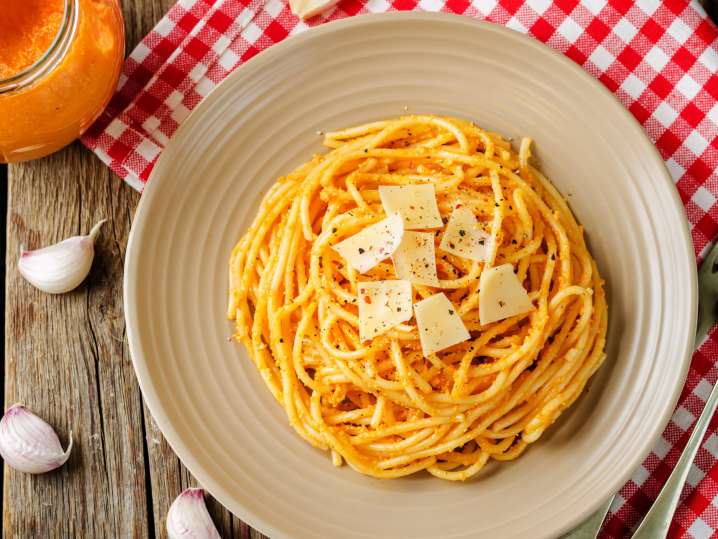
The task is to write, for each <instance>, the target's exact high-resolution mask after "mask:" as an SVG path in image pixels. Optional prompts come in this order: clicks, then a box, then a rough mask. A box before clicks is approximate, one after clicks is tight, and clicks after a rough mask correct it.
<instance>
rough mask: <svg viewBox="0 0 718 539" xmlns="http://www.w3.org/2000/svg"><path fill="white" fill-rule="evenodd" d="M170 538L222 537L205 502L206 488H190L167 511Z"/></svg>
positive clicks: (198, 538) (217, 538) (213, 538)
mask: <svg viewBox="0 0 718 539" xmlns="http://www.w3.org/2000/svg"><path fill="white" fill-rule="evenodd" d="M167 534H168V535H169V537H170V539H220V537H219V532H218V531H217V528H215V527H214V523H213V522H212V519H211V518H210V516H209V512H208V511H207V506H206V505H205V504H204V490H202V489H201V488H188V489H186V490H185V491H184V492H182V494H180V495H179V496H177V498H176V499H175V501H173V502H172V505H171V506H170V510H169V511H168V513H167Z"/></svg>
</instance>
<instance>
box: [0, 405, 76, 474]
mask: <svg viewBox="0 0 718 539" xmlns="http://www.w3.org/2000/svg"><path fill="white" fill-rule="evenodd" d="M71 450H72V433H70V443H69V444H68V445H67V450H65V451H63V450H62V445H60V440H59V439H58V437H57V434H55V431H54V430H53V428H52V427H51V426H50V425H48V424H47V423H46V422H45V421H43V420H42V419H40V418H39V417H37V416H36V415H35V414H33V413H32V412H31V411H30V410H28V409H27V408H25V407H24V406H23V405H22V404H13V405H12V406H11V407H10V408H8V409H7V410H6V411H5V415H4V416H3V417H2V419H0V455H2V458H3V459H4V460H5V463H6V464H7V465H8V466H10V467H11V468H15V469H16V470H19V471H21V472H25V473H33V474H38V473H45V472H49V471H50V470H54V469H55V468H59V467H60V466H62V465H63V464H65V462H66V461H67V459H68V458H69V457H70V451H71Z"/></svg>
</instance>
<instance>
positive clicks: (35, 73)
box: [0, 0, 79, 94]
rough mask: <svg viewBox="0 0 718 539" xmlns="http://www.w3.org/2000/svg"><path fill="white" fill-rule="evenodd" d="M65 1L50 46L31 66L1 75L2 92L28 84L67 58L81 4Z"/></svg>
mask: <svg viewBox="0 0 718 539" xmlns="http://www.w3.org/2000/svg"><path fill="white" fill-rule="evenodd" d="M63 2H64V9H63V16H62V22H61V23H60V27H59V28H58V30H57V34H56V35H55V37H54V39H53V40H52V43H51V44H50V46H49V47H48V48H47V50H46V51H45V52H43V53H42V55H41V56H40V57H39V58H38V59H37V60H35V61H34V62H33V63H32V64H30V65H29V66H27V67H25V68H23V69H22V70H20V71H18V72H17V73H13V74H12V75H10V76H9V77H7V78H2V77H0V94H3V93H6V92H10V91H14V90H18V89H21V88H24V87H26V86H28V85H29V84H31V83H33V82H35V81H36V80H37V79H39V78H40V77H42V76H44V75H46V74H47V73H49V72H50V71H51V70H52V69H53V68H54V67H55V66H57V64H59V63H60V62H61V61H62V59H63V58H65V55H66V54H67V51H68V49H69V45H70V43H71V42H72V39H73V37H74V36H75V31H76V29H77V19H78V17H77V13H78V10H79V6H78V0H63Z"/></svg>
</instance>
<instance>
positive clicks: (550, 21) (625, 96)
mask: <svg viewBox="0 0 718 539" xmlns="http://www.w3.org/2000/svg"><path fill="white" fill-rule="evenodd" d="M412 9H419V10H425V11H447V12H452V13H462V14H465V15H467V16H470V17H480V18H483V19H486V20H489V21H493V22H495V23H498V24H503V25H505V26H508V27H509V28H513V29H515V30H518V31H519V32H523V33H528V34H530V35H531V36H533V37H535V38H536V39H538V40H540V41H542V42H544V43H546V44H547V45H549V46H550V47H552V48H554V49H557V50H559V51H561V52H562V53H564V54H565V55H567V56H568V57H569V58H571V59H572V60H574V61H575V62H576V63H578V64H579V65H581V66H583V67H584V69H586V70H587V71H588V72H589V73H591V74H592V75H593V76H595V77H596V78H597V79H598V80H600V81H601V82H602V83H603V84H604V85H605V86H606V87H608V88H609V89H610V90H611V91H612V92H614V93H615V94H616V95H617V96H618V98H619V99H620V100H621V101H622V102H623V104H624V105H625V106H626V108H628V110H630V111H631V112H632V113H633V115H634V116H635V117H636V119H637V120H638V121H639V122H641V124H642V125H643V127H644V128H645V130H646V131H647V132H648V135H649V136H650V137H651V139H652V140H653V141H654V142H655V144H656V146H657V147H658V149H659V150H660V152H661V155H662V156H663V159H665V161H666V165H667V166H668V169H669V170H670V172H671V174H672V175H673V179H674V180H675V182H676V185H677V187H678V190H679V192H680V195H681V199H682V200H683V203H684V204H685V207H686V213H687V215H688V219H689V221H690V224H691V230H692V236H693V243H694V245H695V249H696V255H697V256H699V255H700V254H701V253H702V252H703V251H704V250H705V249H706V247H707V246H708V244H709V243H710V242H711V241H712V240H713V238H714V237H715V236H716V235H718V204H716V199H717V198H718V170H717V167H718V75H717V74H716V73H717V72H718V29H717V28H716V26H715V25H714V24H713V23H712V22H710V21H709V19H708V18H707V17H706V14H705V12H704V11H703V9H702V8H701V7H700V6H699V5H698V4H697V3H696V2H690V1H688V0H667V1H665V2H659V1H658V0H639V1H637V2H631V1H626V0H609V1H607V0H583V1H580V2H579V1H577V0H559V1H556V2H550V1H548V0H527V1H525V2H524V1H519V0H473V1H469V0H368V1H366V0H342V1H341V2H340V3H339V5H338V6H337V8H336V9H334V10H333V11H332V12H330V13H328V14H326V15H325V16H321V17H316V18H314V19H313V20H311V21H309V22H308V23H304V22H301V21H300V20H298V19H297V18H296V17H294V16H293V15H292V14H291V13H290V11H289V9H288V7H287V5H286V4H285V3H284V2H283V0H214V1H212V0H180V2H179V3H178V4H176V5H175V6H174V7H173V8H172V9H171V10H170V12H169V13H168V14H167V15H166V16H165V17H164V18H163V19H162V20H161V21H160V22H159V24H158V25H157V26H156V27H155V28H154V29H153V30H152V32H150V34H149V35H148V36H147V37H145V39H144V40H142V42H141V43H140V44H139V45H138V46H137V48H135V50H134V51H133V52H132V54H131V55H130V57H129V58H128V59H127V62H126V63H125V66H124V71H123V73H122V76H121V78H120V83H119V89H118V92H117V94H116V95H115V97H114V98H113V100H112V102H111V103H110V105H109V106H108V108H107V110H106V111H105V113H104V115H103V116H102V118H100V120H99V121H98V122H97V123H96V124H95V125H94V126H93V127H92V128H91V130H90V131H89V132H88V133H87V134H86V135H85V136H84V137H83V139H82V140H83V142H84V143H85V144H86V145H87V146H88V148H90V149H91V150H93V151H94V152H95V153H96V154H97V155H98V156H99V157H100V159H102V160H103V161H104V162H105V163H107V164H108V165H109V166H110V167H111V168H112V170H114V171H115V172H116V173H117V174H118V175H119V176H120V177H122V178H123V179H124V180H125V181H127V182H128V183H129V184H130V185H131V186H132V187H134V188H136V189H139V190H142V188H143V186H144V183H145V182H146V181H147V178H148V176H149V173H150V171H151V169H152V166H153V164H154V162H155V161H156V159H157V157H158V155H159V154H160V152H161V151H162V148H164V147H165V145H166V144H167V142H168V140H169V138H170V137H171V136H172V134H173V133H174V132H175V131H176V130H177V127H178V126H179V125H180V124H181V123H182V121H183V120H184V119H185V118H186V117H187V115H188V114H189V112H190V111H191V110H192V109H193V108H194V107H195V106H196V105H197V104H198V103H199V102H200V101H201V100H202V98H203V97H204V96H205V95H207V94H208V93H209V92H210V91H211V90H212V89H213V88H214V87H215V86H216V85H217V84H218V83H220V82H221V81H222V80H223V79H224V78H225V77H226V76H227V74H228V73H230V72H231V71H232V70H233V69H235V68H236V67H237V66H238V65H240V64H242V63H243V62H245V61H247V60H248V59H250V58H251V57H252V56H254V55H255V54H257V53H258V52H260V51H262V50H264V49H266V48H267V47H269V46H270V45H272V44H274V43H277V42H279V41H281V40H283V39H284V38H286V37H287V36H290V35H293V34H297V33H299V32H302V31H304V30H306V29H307V28H309V27H310V26H316V25H319V24H322V23H324V22H326V21H329V20H334V19H340V18H343V17H348V16H353V15H357V14H362V13H376V12H384V11H397V10H412ZM716 360H718V331H715V330H714V331H713V333H712V334H711V336H710V337H709V338H708V339H707V341H706V342H705V343H704V344H703V345H702V346H701V349H700V350H699V351H698V352H696V354H695V355H694V357H693V362H692V365H691V369H690V373H689V375H688V381H687V383H686V387H685V388H684V390H683V393H682V395H681V397H680V403H679V405H678V407H677V409H676V411H675V413H674V415H673V418H672V419H671V422H670V424H669V425H668V427H667V428H666V430H665V432H664V433H663V436H662V438H661V439H660V441H659V442H658V444H657V445H656V447H655V448H654V449H653V451H652V452H651V454H650V455H649V456H648V458H647V459H646V460H645V462H644V463H643V464H642V465H641V467H640V468H639V469H638V470H637V471H636V472H635V474H634V475H633V478H632V479H631V480H630V481H629V482H628V483H627V484H626V485H625V486H624V487H623V488H622V489H621V491H620V492H619V494H618V496H617V497H616V499H615V501H614V503H613V506H612V507H611V512H610V514H609V516H608V518H607V520H606V522H605V524H604V528H603V534H602V535H603V537H615V538H618V537H626V536H628V535H629V534H630V532H631V530H632V529H633V528H634V527H635V526H636V525H637V523H638V521H639V520H640V519H641V518H642V516H643V515H644V514H645V513H646V511H647V510H648V508H649V507H650V505H651V503H652V501H653V499H654V498H655V497H656V495H657V494H658V492H659V490H660V488H661V487H662V486H663V484H664V483H665V481H666V479H667V477H668V474H669V473H670V472H671V470H672V469H673V467H674V465H675V463H676V462H677V460H678V457H679V455H680V453H681V451H682V449H683V447H684V446H685V444H686V441H687V439H688V436H689V433H690V429H691V426H692V424H693V423H694V421H695V419H696V417H697V416H698V415H699V414H700V411H701V410H702V408H703V404H704V402H705V400H706V399H707V397H708V394H709V392H710V390H711V387H712V386H713V384H714V383H716V379H717V378H718V369H717V368H716V364H715V362H716ZM683 494H684V499H683V502H682V503H681V505H680V507H679V509H678V512H677V514H676V517H675V520H674V524H673V527H672V529H671V534H670V535H671V536H672V537H695V538H705V537H711V536H715V537H718V532H717V531H716V530H718V418H716V419H714V421H713V424H712V425H711V428H710V430H709V434H708V436H707V438H706V440H705V441H704V443H703V446H702V448H701V449H700V451H699V453H698V458H697V460H696V462H695V464H694V466H693V469H692V470H691V473H690V475H689V477H688V485H687V486H686V489H685V490H684V493H683Z"/></svg>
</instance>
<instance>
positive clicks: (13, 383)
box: [3, 145, 149, 537]
mask: <svg viewBox="0 0 718 539" xmlns="http://www.w3.org/2000/svg"><path fill="white" fill-rule="evenodd" d="M8 187H9V193H8V223H7V226H8V241H7V254H6V267H7V274H6V325H5V331H6V334H5V335H6V339H5V404H6V406H7V405H10V404H12V403H14V402H18V401H19V402H24V403H25V404H26V405H27V406H29V407H30V408H31V409H33V410H35V411H36V412H37V413H39V414H40V415H41V416H42V417H45V418H46V419H47V420H48V421H50V423H51V424H53V425H54V426H55V427H56V428H57V430H58V432H59V433H60V436H61V439H63V440H64V441H66V440H67V438H68V437H69V435H70V432H72V435H73V437H74V439H75V449H74V450H73V454H72V456H71V457H70V460H69V462H68V464H67V465H66V466H64V467H63V468H61V469H60V470H59V471H57V472H55V473H51V474H47V475H43V476H29V475H25V474H21V473H18V472H15V471H13V470H10V469H9V468H7V467H5V474H4V479H5V480H4V496H3V527H4V532H5V533H6V534H7V536H8V537H34V536H38V535H40V534H42V535H45V534H48V533H49V534H50V535H51V536H53V537H120V536H121V537H146V536H147V535H148V516H149V515H148V513H147V502H146V499H145V496H146V488H145V473H144V467H143V466H142V465H141V464H142V462H143V433H142V428H141V423H142V413H143V411H142V405H141V401H140V394H139V389H138V387H137V383H136V381H135V379H134V376H133V371H132V365H131V363H130V359H129V354H128V351H127V345H126V343H125V341H124V339H123V331H124V322H123V313H122V295H121V291H122V259H123V252H124V245H125V243H126V239H127V233H128V230H129V223H128V215H129V214H130V212H131V210H132V208H134V207H135V205H136V203H137V199H138V195H137V194H136V193H133V192H131V191H130V190H128V189H126V188H122V187H121V186H120V185H118V184H117V182H116V181H115V180H114V179H112V178H111V176H110V173H109V172H108V171H107V169H106V168H105V167H104V166H103V165H102V164H101V163H100V162H99V161H98V160H97V159H95V158H93V157H92V156H91V155H89V154H88V152H87V151H86V150H84V149H83V148H81V147H80V146H79V145H73V146H72V147H70V148H67V149H66V150H64V151H62V152H60V153H58V154H56V155H54V156H52V157H50V158H47V159H43V160H40V161H36V162H34V163H29V164H25V165H19V166H12V167H10V170H9V178H8ZM103 217H109V218H110V223H108V225H106V228H105V229H104V230H103V232H102V234H101V235H100V237H99V241H98V243H97V257H96V263H95V264H94V267H93V269H92V272H91V274H90V276H89V278H88V280H87V282H86V283H85V284H84V285H82V286H81V287H80V288H79V289H77V290H76V291H74V292H72V293H70V294H65V295H60V296H52V295H48V294H44V293H41V292H39V291H38V290H36V289H34V288H33V287H31V286H30V285H29V284H28V283H26V282H25V281H24V280H23V279H22V277H21V276H20V275H19V273H18V271H17V269H16V265H15V262H16V260H17V253H18V252H19V250H20V245H21V244H25V245H27V246H28V247H30V248H36V247H39V246H42V245H46V244H49V243H54V242H56V241H59V240H61V239H63V238H65V237H67V236H71V235H74V234H79V233H85V232H86V231H87V230H89V228H90V227H91V226H92V224H93V223H94V222H96V221H97V220H99V219H101V218H103ZM138 463H139V464H140V466H138Z"/></svg>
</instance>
